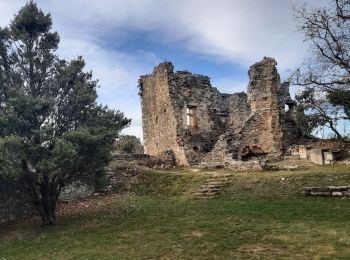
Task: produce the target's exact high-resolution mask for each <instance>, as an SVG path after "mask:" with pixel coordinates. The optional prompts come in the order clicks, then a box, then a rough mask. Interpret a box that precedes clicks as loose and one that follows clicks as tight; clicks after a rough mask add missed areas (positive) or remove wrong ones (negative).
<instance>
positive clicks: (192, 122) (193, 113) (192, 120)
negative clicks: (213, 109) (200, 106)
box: [186, 106, 197, 128]
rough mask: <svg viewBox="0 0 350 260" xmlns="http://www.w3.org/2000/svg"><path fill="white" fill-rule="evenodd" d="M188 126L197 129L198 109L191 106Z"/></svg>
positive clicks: (187, 111) (188, 108)
mask: <svg viewBox="0 0 350 260" xmlns="http://www.w3.org/2000/svg"><path fill="white" fill-rule="evenodd" d="M186 115H187V120H186V121H187V126H188V127H191V128H195V127H197V107H194V106H191V107H187V110H186Z"/></svg>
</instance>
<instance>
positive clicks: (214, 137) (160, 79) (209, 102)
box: [140, 58, 296, 165]
mask: <svg viewBox="0 0 350 260" xmlns="http://www.w3.org/2000/svg"><path fill="white" fill-rule="evenodd" d="M276 64H277V63H276V61H275V60H274V59H272V58H264V59H263V60H262V61H261V62H258V63H256V64H254V65H253V66H252V67H251V68H250V70H249V86H248V93H247V94H246V93H236V94H221V93H220V92H219V91H218V90H217V89H216V88H213V87H212V86H211V84H210V80H209V78H208V77H206V76H201V75H196V74H192V73H190V72H186V71H178V72H174V71H173V66H172V64H171V63H167V62H166V63H162V64H160V65H159V66H158V67H156V68H155V69H154V71H153V74H151V75H146V76H142V77H141V79H140V94H141V102H142V120H143V132H144V143H145V153H146V154H149V155H155V156H158V155H160V154H161V153H162V152H164V151H165V150H172V151H173V152H174V154H175V157H176V161H177V163H178V164H182V165H193V164H199V163H202V164H205V165H234V164H236V163H235V162H236V161H237V160H260V159H278V158H280V157H281V156H282V155H283V153H284V150H286V149H287V147H288V146H289V145H290V143H291V142H292V140H293V139H295V138H296V136H295V134H294V133H293V131H294V127H295V123H294V121H293V113H292V108H293V104H294V103H293V101H292V100H291V98H290V95H289V85H288V84H282V85H281V82H280V77H279V74H278V73H277V69H276ZM286 105H287V106H288V107H289V108H290V109H291V110H290V111H288V112H286V109H285V106H286ZM188 108H193V109H195V111H196V112H195V113H196V125H195V127H192V126H188V122H187V121H188V120H187V118H186V117H187V109H188Z"/></svg>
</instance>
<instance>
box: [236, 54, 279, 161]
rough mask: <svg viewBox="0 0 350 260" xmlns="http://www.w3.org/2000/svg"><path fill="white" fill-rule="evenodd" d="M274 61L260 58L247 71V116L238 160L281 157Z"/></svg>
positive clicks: (277, 86)
mask: <svg viewBox="0 0 350 260" xmlns="http://www.w3.org/2000/svg"><path fill="white" fill-rule="evenodd" d="M276 65H277V63H276V61H275V60H274V59H271V58H264V59H263V60H262V61H261V62H258V63H256V64H254V65H253V66H252V67H251V68H250V70H249V73H248V74H249V85H248V104H249V106H250V109H251V116H250V118H249V120H248V121H247V122H246V123H245V125H244V126H243V129H242V132H241V145H240V148H239V153H240V158H241V159H250V158H251V157H267V158H269V157H273V158H278V157H279V156H281V155H282V154H283V146H282V114H281V113H282V110H283V109H284V107H283V108H282V107H281V102H280V100H279V95H278V94H279V88H280V85H281V82H280V77H279V75H278V73H277V69H276Z"/></svg>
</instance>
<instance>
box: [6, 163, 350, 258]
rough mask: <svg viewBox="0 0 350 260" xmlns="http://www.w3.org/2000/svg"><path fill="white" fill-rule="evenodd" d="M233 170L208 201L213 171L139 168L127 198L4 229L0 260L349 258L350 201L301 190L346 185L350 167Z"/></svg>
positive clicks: (115, 198) (107, 200)
mask: <svg viewBox="0 0 350 260" xmlns="http://www.w3.org/2000/svg"><path fill="white" fill-rule="evenodd" d="M217 172H218V173H231V174H232V175H233V177H232V179H231V183H230V184H229V185H227V187H225V189H224V190H223V192H222V194H221V195H220V196H218V197H217V198H215V199H211V200H194V199H192V198H191V195H192V194H193V193H194V192H195V190H196V189H198V187H199V186H200V185H201V184H202V183H203V182H205V180H206V179H207V178H209V177H210V176H209V175H207V173H210V171H209V170H201V171H200V172H195V171H191V170H190V169H178V170H173V172H170V171H167V172H161V171H153V172H144V173H142V174H140V176H139V178H138V182H134V183H132V184H131V185H128V188H125V187H124V188H123V187H121V189H124V191H125V189H127V190H128V194H127V195H125V194H124V195H113V196H109V197H108V199H107V197H105V198H101V200H100V202H99V203H98V205H99V206H96V207H91V208H88V209H86V210H83V211H76V212H71V213H64V214H61V215H60V218H59V221H58V223H57V225H56V226H54V227H41V226H40V225H39V224H33V223H23V224H18V225H12V226H11V225H10V226H0V228H1V229H3V230H5V231H2V232H1V234H0V259H1V260H4V259H237V258H243V259H244V258H247V259H261V258H263V259H275V258H289V259H310V258H312V259H321V258H322V259H323V258H328V259H334V258H336V259H349V258H350V198H328V197H324V198H322V197H304V196H303V195H302V194H301V191H302V187H303V186H312V185H317V186H320V185H346V184H350V167H349V166H347V167H345V166H329V167H315V168H312V169H308V170H297V171H285V172H281V171H280V172H263V173H261V172H260V173H259V172H255V173H233V172H229V171H227V170H218V171H217Z"/></svg>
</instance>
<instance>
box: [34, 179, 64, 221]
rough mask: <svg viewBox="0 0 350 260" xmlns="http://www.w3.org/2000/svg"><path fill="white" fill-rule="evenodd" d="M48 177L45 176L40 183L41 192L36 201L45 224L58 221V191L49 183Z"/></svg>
mask: <svg viewBox="0 0 350 260" xmlns="http://www.w3.org/2000/svg"><path fill="white" fill-rule="evenodd" d="M48 179H49V178H48V177H47V176H44V178H43V182H42V183H41V185H40V194H39V196H38V197H37V199H36V201H35V202H34V204H35V207H36V208H37V210H38V211H39V214H40V217H41V220H42V224H43V225H45V226H48V225H54V224H55V222H56V204H57V200H58V193H59V192H58V191H59V190H57V189H56V187H53V185H52V184H50V183H49V181H48Z"/></svg>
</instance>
